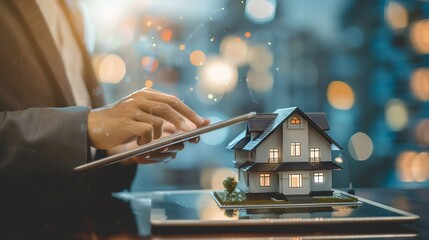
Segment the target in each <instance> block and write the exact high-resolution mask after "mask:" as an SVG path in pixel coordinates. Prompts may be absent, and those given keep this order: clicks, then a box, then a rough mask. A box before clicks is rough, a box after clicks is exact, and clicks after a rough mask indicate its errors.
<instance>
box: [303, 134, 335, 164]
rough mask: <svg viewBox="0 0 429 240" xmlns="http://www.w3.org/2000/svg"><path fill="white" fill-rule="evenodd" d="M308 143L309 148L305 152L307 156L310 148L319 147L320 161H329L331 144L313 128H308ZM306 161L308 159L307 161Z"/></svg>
mask: <svg viewBox="0 0 429 240" xmlns="http://www.w3.org/2000/svg"><path fill="white" fill-rule="evenodd" d="M308 139H309V140H308V141H309V148H308V149H307V150H306V151H308V154H309V152H310V148H312V147H319V148H320V155H321V158H322V159H321V160H322V161H331V160H332V159H331V156H332V152H331V144H330V143H329V142H328V141H327V140H326V139H325V138H324V137H323V136H322V135H321V134H320V133H319V132H318V131H317V130H316V129H314V127H312V126H311V127H309V129H308ZM307 161H308V159H307Z"/></svg>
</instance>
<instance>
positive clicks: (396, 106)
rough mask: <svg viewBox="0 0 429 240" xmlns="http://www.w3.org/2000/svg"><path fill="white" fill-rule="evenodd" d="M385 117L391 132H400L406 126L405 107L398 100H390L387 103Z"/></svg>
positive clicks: (406, 113)
mask: <svg viewBox="0 0 429 240" xmlns="http://www.w3.org/2000/svg"><path fill="white" fill-rule="evenodd" d="M385 116H386V121H387V125H388V126H389V127H390V129H392V130H393V131H400V130H402V129H404V128H405V126H407V123H408V110H407V106H405V103H404V102H403V101H401V100H399V99H391V100H389V101H388V102H387V104H386V110H385Z"/></svg>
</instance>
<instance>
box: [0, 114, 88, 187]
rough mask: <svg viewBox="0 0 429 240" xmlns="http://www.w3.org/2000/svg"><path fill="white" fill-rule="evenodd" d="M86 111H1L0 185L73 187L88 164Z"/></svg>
mask: <svg viewBox="0 0 429 240" xmlns="http://www.w3.org/2000/svg"><path fill="white" fill-rule="evenodd" d="M88 112H89V108H86V107H66V108H30V109H27V110H23V111H13V112H0V185H3V186H5V185H9V184H22V185H25V186H26V187H30V188H33V187H35V188H38V187H40V186H46V185H49V186H51V187H53V186H52V185H57V186H72V185H73V181H74V176H73V168H74V167H75V166H78V165H80V164H84V163H86V162H87V158H88V157H87V156H88V151H89V149H88V146H89V144H88V137H87V117H88Z"/></svg>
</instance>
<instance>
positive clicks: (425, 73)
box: [410, 68, 429, 101]
mask: <svg viewBox="0 0 429 240" xmlns="http://www.w3.org/2000/svg"><path fill="white" fill-rule="evenodd" d="M410 85H411V91H412V92H413V94H414V96H416V98H418V99H419V100H421V101H428V100H429V68H418V69H416V70H415V71H414V73H413V74H412V76H411V81H410Z"/></svg>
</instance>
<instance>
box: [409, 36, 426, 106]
mask: <svg viewBox="0 0 429 240" xmlns="http://www.w3.org/2000/svg"><path fill="white" fill-rule="evenodd" d="M428 33H429V32H428ZM428 37H429V35H428ZM410 86H411V91H412V92H413V95H414V96H415V97H416V98H417V99H419V100H421V101H428V100H429V68H418V69H416V70H415V71H414V72H413V74H412V75H411V81H410Z"/></svg>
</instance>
